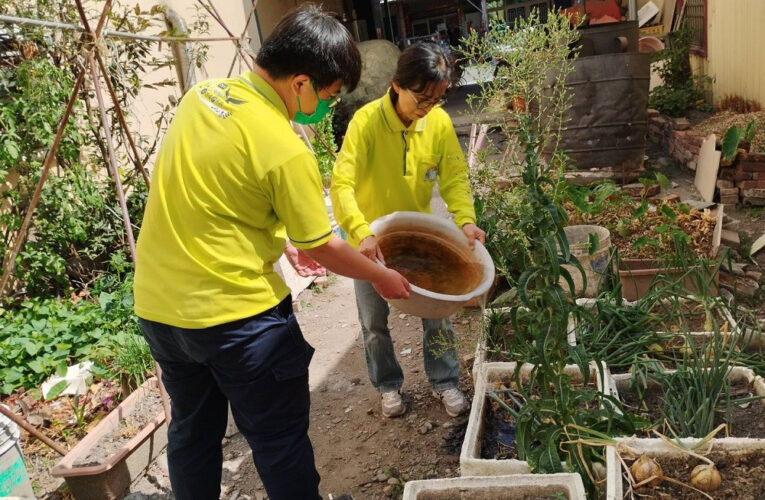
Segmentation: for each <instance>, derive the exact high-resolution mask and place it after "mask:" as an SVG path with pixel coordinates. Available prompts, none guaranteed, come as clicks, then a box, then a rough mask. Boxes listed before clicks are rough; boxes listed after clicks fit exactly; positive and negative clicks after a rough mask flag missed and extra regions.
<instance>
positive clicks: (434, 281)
mask: <svg viewBox="0 0 765 500" xmlns="http://www.w3.org/2000/svg"><path fill="white" fill-rule="evenodd" d="M378 243H379V245H380V248H381V249H382V253H383V256H385V264H386V265H387V266H388V267H389V268H391V269H395V270H396V271H398V272H400V273H401V274H402V275H403V276H404V277H405V278H406V279H407V280H409V282H410V283H412V284H413V285H417V286H418V287H420V288H424V289H425V290H428V291H431V292H436V293H443V294H446V295H463V294H466V293H468V292H470V291H472V290H474V289H475V287H477V286H478V285H479V284H480V283H481V280H482V278H483V268H482V267H481V266H480V265H479V264H478V263H477V262H475V261H473V260H471V259H469V258H468V257H467V256H466V255H465V254H464V252H462V251H460V250H459V249H458V248H457V247H456V246H454V245H453V244H451V243H449V242H448V241H445V240H444V239H442V238H440V237H438V236H435V235H431V234H427V233H421V232H415V231H393V232H389V233H386V234H383V235H382V236H381V237H379V238H378Z"/></svg>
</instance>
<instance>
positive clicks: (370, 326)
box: [353, 280, 459, 392]
mask: <svg viewBox="0 0 765 500" xmlns="http://www.w3.org/2000/svg"><path fill="white" fill-rule="evenodd" d="M353 285H354V288H355V290H356V307H358V310H359V322H360V323H361V333H362V334H363V336H364V352H365V354H366V358H367V370H368V371H369V380H370V381H371V382H372V385H374V386H375V388H376V389H377V390H378V391H380V392H388V391H398V390H400V389H401V384H402V383H403V382H404V372H403V371H402V370H401V365H399V363H398V360H397V359H396V352H395V351H394V350H393V340H392V339H391V337H390V330H389V329H388V314H389V313H390V309H389V308H388V303H387V302H386V301H385V299H383V298H382V297H380V295H379V294H378V293H377V291H376V290H375V289H374V287H373V286H372V284H371V283H369V282H368V281H361V280H355V281H354V283H353ZM422 329H423V342H422V345H423V348H422V352H423V358H424V361H425V374H426V375H427V377H428V382H430V385H432V386H433V389H435V390H437V391H442V390H445V389H452V388H455V387H457V385H458V384H459V363H458V362H457V349H456V347H455V343H454V330H453V329H452V323H451V321H449V318H442V319H425V318H423V319H422Z"/></svg>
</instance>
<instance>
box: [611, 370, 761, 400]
mask: <svg viewBox="0 0 765 500" xmlns="http://www.w3.org/2000/svg"><path fill="white" fill-rule="evenodd" d="M674 372H675V370H667V371H666V373H674ZM631 377H632V374H631V373H616V374H612V375H611V380H612V381H613V383H614V390H615V393H616V394H617V395H618V394H624V393H627V392H630V385H631V384H630V382H631ZM728 378H729V379H730V381H731V382H732V383H734V384H735V383H739V382H746V383H747V384H749V385H751V387H752V390H753V391H754V393H755V394H756V395H757V396H765V379H763V378H762V377H760V376H759V375H755V373H754V371H753V370H752V369H751V368H746V367H744V366H733V367H731V369H730V371H729V372H728ZM649 387H650V386H649ZM612 392H613V391H612ZM753 404H765V399H762V400H760V401H757V402H754V403H753Z"/></svg>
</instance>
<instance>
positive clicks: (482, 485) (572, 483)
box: [403, 473, 587, 500]
mask: <svg viewBox="0 0 765 500" xmlns="http://www.w3.org/2000/svg"><path fill="white" fill-rule="evenodd" d="M556 493H563V494H564V495H565V496H566V498H567V499H568V500H586V499H587V496H586V495H585V492H584V485H583V484H582V478H581V477H579V474H567V473H564V474H515V475H512V476H493V477H453V478H448V479H429V480H426V481H409V482H408V483H406V486H404V496H403V500H452V499H454V500H459V499H461V498H470V499H471V500H495V499H498V498H501V499H503V500H519V499H525V498H529V497H532V498H538V497H539V498H542V497H547V496H550V495H554V494H556Z"/></svg>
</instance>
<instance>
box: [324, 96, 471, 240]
mask: <svg viewBox="0 0 765 500" xmlns="http://www.w3.org/2000/svg"><path fill="white" fill-rule="evenodd" d="M436 180H438V182H439V189H440V192H441V196H442V198H443V200H444V201H445V202H446V205H447V208H448V209H449V211H450V212H451V213H453V214H454V222H455V223H456V224H457V225H458V226H460V227H462V226H463V225H464V224H467V223H475V210H474V208H473V197H472V195H471V193H470V184H469V182H468V169H467V163H466V162H465V157H464V155H463V154H462V149H461V147H460V144H459V141H458V140H457V134H456V133H455V132H454V127H453V126H452V121H451V119H450V118H449V115H448V114H447V113H446V111H444V110H443V109H441V108H439V107H437V108H435V109H433V110H431V111H430V112H429V113H428V114H427V115H426V116H425V117H424V118H422V119H420V120H416V121H414V122H412V124H411V125H410V126H409V127H404V124H403V123H402V122H401V119H400V118H399V117H398V115H397V114H396V110H395V108H394V106H393V102H392V101H391V99H390V95H389V93H386V94H385V95H384V96H383V97H381V98H380V99H377V100H375V101H372V102H370V103H368V104H366V105H365V106H364V107H362V108H361V109H359V110H358V111H357V112H356V114H354V115H353V119H352V120H351V122H350V123H349V124H348V130H347V132H346V134H345V139H344V140H343V146H342V148H341V149H340V153H339V154H338V157H337V161H336V162H335V166H334V169H333V171H332V187H331V189H330V195H331V197H332V210H333V213H334V215H335V219H336V220H337V223H338V225H339V226H340V227H341V228H342V229H343V230H344V231H345V232H346V233H348V242H349V243H350V244H351V245H353V246H358V244H359V243H360V242H361V240H363V239H364V238H366V237H367V236H370V235H371V234H372V232H371V231H370V229H369V224H370V223H371V222H372V221H373V220H375V219H376V218H378V217H381V216H383V215H387V214H389V213H391V212H395V211H397V210H407V211H415V212H427V213H430V211H431V209H430V199H431V197H432V195H433V186H434V184H435V181H436Z"/></svg>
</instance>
